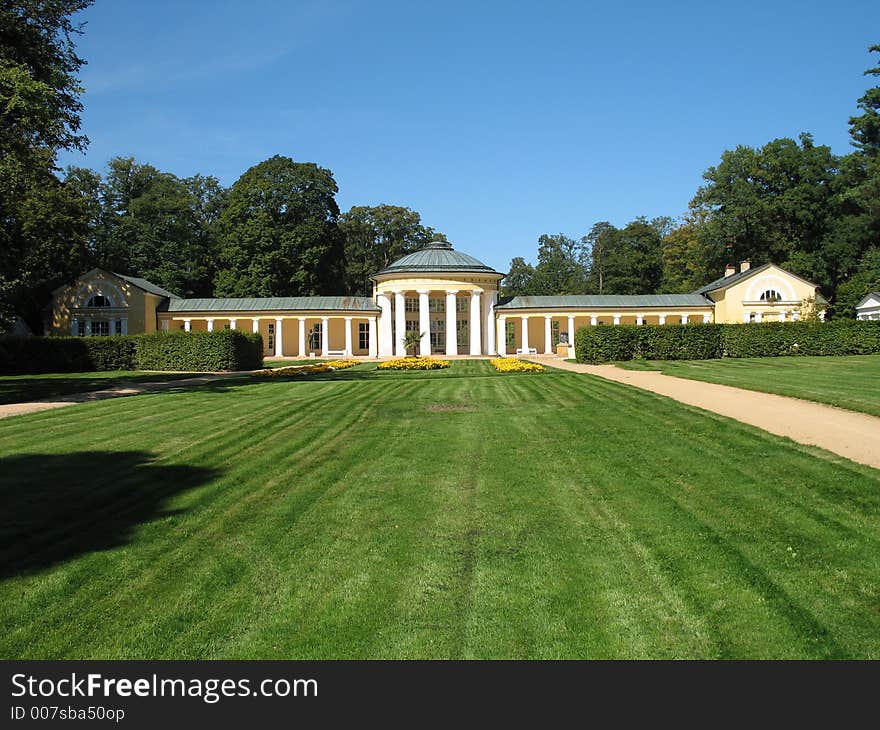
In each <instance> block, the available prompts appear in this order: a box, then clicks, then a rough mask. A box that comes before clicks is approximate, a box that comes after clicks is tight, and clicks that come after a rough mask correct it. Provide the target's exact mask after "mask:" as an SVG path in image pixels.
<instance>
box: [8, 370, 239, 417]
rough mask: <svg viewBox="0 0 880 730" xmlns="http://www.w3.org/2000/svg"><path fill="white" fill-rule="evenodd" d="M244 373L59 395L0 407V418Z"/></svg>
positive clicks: (198, 376)
mask: <svg viewBox="0 0 880 730" xmlns="http://www.w3.org/2000/svg"><path fill="white" fill-rule="evenodd" d="M249 373H250V371H246V372H231V373H211V374H207V375H197V376H195V377H192V378H180V379H177V380H173V379H172V380H160V381H152V382H149V383H131V384H129V385H120V386H119V387H116V388H107V389H106V390H93V391H90V392H88V393H71V394H70V395H59V396H56V397H54V398H47V399H45V400H36V401H30V402H28V403H9V404H7V405H0V418H9V417H10V416H21V415H24V414H26V413H37V412H38V411H48V410H50V409H52V408H63V407H64V406H72V405H74V404H75V403H89V402H91V401H93V400H106V399H107V398H121V397H123V396H126V395H141V394H142V393H152V392H153V391H157V390H168V389H169V388H176V387H178V386H187V385H202V384H203V383H210V382H211V381H213V380H223V379H224V378H238V377H241V376H242V375H248V374H249Z"/></svg>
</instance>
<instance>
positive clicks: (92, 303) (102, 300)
mask: <svg viewBox="0 0 880 730" xmlns="http://www.w3.org/2000/svg"><path fill="white" fill-rule="evenodd" d="M86 306H87V307H109V306H111V304H110V300H109V299H107V297H105V296H104V295H103V294H94V295H92V297H91V298H90V299H89V301H88V302H86Z"/></svg>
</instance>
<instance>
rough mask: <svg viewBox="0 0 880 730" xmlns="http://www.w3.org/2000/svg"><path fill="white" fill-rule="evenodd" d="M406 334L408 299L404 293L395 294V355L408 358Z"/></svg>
mask: <svg viewBox="0 0 880 730" xmlns="http://www.w3.org/2000/svg"><path fill="white" fill-rule="evenodd" d="M405 334H406V298H405V297H404V296H403V292H402V291H396V292H394V354H395V355H397V357H406V348H405V347H404V346H403V336H404V335H405Z"/></svg>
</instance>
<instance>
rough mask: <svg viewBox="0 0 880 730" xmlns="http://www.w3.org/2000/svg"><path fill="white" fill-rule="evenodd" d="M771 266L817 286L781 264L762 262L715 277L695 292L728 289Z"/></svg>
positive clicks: (707, 292) (809, 284) (705, 292)
mask: <svg viewBox="0 0 880 730" xmlns="http://www.w3.org/2000/svg"><path fill="white" fill-rule="evenodd" d="M771 266H772V267H774V268H777V269H779V270H780V271H784V272H785V273H786V274H788V275H789V276H793V277H794V278H795V279H797V280H799V281H802V282H804V284H806V285H807V286H811V287H813V288H814V289H818V288H819V287H818V285H817V284H814V283H813V282H812V281H807V280H806V279H804V278H803V277H801V276H798V275H797V274H793V273H792V272H790V271H789V270H788V269H783V268H782V267H781V266H777V265H776V264H774V263H766V264H762V265H761V266H756V267H755V268H754V269H749V270H748V271H740V272H739V273H738V274H731V275H730V276H722V277H721V278H719V279H715V281H712V282H710V283H708V284H706V286H704V287H701V288H699V289H697V291H696V292H695V293H696V294H709V293H710V292H713V291H718V290H720V289H729V288H730V287H732V286H733V285H734V284H738V283H739V282H741V281H745V280H746V279H748V278H749V277H750V276H754V275H755V274H759V273H760V272H762V271H766V270H767V269H769V268H770V267H771ZM816 300H817V301H818V300H819V297H818V296H817V297H816ZM822 301H824V300H822Z"/></svg>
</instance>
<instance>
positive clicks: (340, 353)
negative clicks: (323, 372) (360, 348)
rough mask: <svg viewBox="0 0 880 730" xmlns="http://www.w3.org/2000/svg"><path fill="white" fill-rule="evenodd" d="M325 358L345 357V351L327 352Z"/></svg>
mask: <svg viewBox="0 0 880 730" xmlns="http://www.w3.org/2000/svg"><path fill="white" fill-rule="evenodd" d="M323 355H324V357H345V350H327V352H325V353H323Z"/></svg>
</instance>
